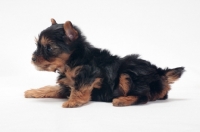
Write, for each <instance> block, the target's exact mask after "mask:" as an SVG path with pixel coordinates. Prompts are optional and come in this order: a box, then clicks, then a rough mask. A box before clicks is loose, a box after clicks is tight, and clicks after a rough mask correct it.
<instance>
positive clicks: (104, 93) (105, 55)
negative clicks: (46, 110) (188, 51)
mask: <svg viewBox="0 0 200 132" xmlns="http://www.w3.org/2000/svg"><path fill="white" fill-rule="evenodd" d="M51 22H52V25H51V26H50V27H48V28H47V29H45V30H43V31H42V32H41V33H40V35H39V39H38V40H37V41H36V44H37V49H36V51H35V52H34V53H33V57H32V62H33V64H34V65H35V66H36V68H37V69H38V70H45V71H58V72H59V77H58V81H57V82H58V84H59V85H56V86H46V87H42V88H39V89H32V90H28V91H26V92H25V97H27V98H31V97H33V98H69V99H68V100H67V101H66V102H65V103H64V104H63V107H77V106H81V105H84V104H86V103H87V102H89V101H90V100H92V101H104V102H112V103H113V105H114V106H128V105H132V104H141V103H147V102H148V101H154V100H157V99H167V95H168V91H169V90H170V84H171V83H173V82H174V81H176V80H177V79H179V78H180V77H181V75H182V73H183V72H184V68H183V67H178V68H174V69H168V68H166V69H161V68H158V67H156V66H155V65H153V64H151V63H150V62H148V61H145V60H142V59H140V58H139V56H138V55H134V54H133V55H128V56H125V57H123V58H120V57H118V56H116V55H112V54H110V52H109V51H108V50H103V49H99V48H95V47H94V46H92V45H90V44H89V43H88V42H87V41H86V40H85V37H84V36H83V35H82V34H81V32H80V30H79V29H78V28H77V27H76V26H73V25H72V23H71V22H70V21H67V22H65V23H64V24H57V23H56V21H55V20H54V19H51Z"/></svg>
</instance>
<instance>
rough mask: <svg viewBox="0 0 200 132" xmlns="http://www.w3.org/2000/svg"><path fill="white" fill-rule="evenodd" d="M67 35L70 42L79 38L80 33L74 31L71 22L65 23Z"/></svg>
mask: <svg viewBox="0 0 200 132" xmlns="http://www.w3.org/2000/svg"><path fill="white" fill-rule="evenodd" d="M64 30H65V34H66V36H67V38H68V39H70V41H74V40H76V39H77V38H78V32H77V31H76V30H75V29H74V27H73V25H72V23H71V22H70V21H67V22H65V24H64Z"/></svg>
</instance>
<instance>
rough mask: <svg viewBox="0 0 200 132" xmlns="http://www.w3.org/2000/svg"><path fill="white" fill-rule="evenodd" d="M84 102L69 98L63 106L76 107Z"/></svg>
mask: <svg viewBox="0 0 200 132" xmlns="http://www.w3.org/2000/svg"><path fill="white" fill-rule="evenodd" d="M82 105H83V103H81V102H78V101H76V100H68V101H66V102H64V103H63V105H62V107H63V108H75V107H79V106H82Z"/></svg>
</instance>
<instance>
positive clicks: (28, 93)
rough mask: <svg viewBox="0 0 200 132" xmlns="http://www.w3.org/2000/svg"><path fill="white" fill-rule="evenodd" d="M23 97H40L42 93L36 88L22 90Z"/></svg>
mask: <svg viewBox="0 0 200 132" xmlns="http://www.w3.org/2000/svg"><path fill="white" fill-rule="evenodd" d="M24 96H25V98H42V97H43V96H44V95H43V94H42V93H41V92H39V91H38V90H36V89H31V90H27V91H25V92H24Z"/></svg>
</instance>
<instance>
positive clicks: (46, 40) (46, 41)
mask: <svg viewBox="0 0 200 132" xmlns="http://www.w3.org/2000/svg"><path fill="white" fill-rule="evenodd" d="M40 43H41V44H42V45H43V46H46V45H47V44H50V43H52V41H51V40H50V39H48V38H47V37H45V36H42V37H41V39H40Z"/></svg>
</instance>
